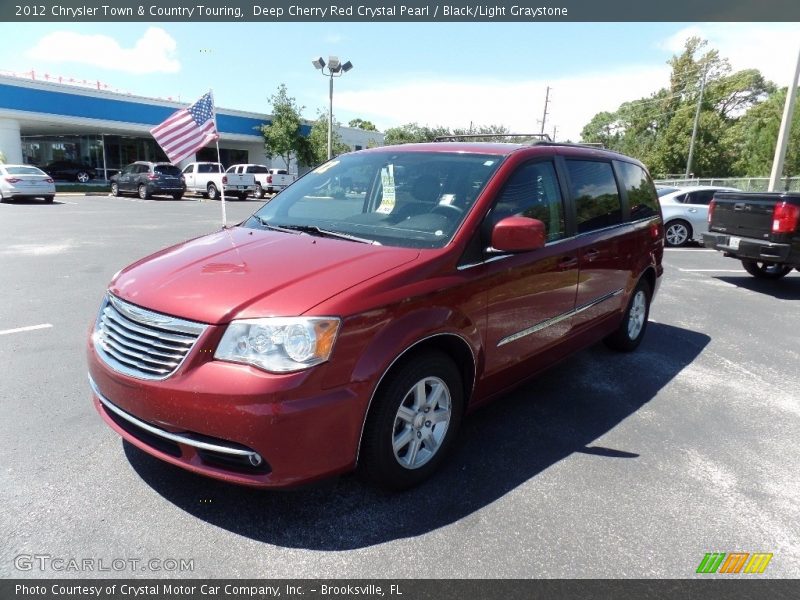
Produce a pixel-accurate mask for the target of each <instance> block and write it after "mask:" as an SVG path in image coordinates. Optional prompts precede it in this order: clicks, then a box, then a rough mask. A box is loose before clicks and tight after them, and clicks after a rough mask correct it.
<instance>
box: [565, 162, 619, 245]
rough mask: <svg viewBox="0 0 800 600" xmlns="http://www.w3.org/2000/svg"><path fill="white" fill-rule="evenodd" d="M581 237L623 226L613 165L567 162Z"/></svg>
mask: <svg viewBox="0 0 800 600" xmlns="http://www.w3.org/2000/svg"><path fill="white" fill-rule="evenodd" d="M566 163H567V171H568V172H569V179H570V186H571V190H570V191H571V192H572V197H573V198H574V199H575V211H576V213H577V215H576V216H577V224H578V233H584V232H587V231H593V230H595V229H602V228H603V227H610V226H611V225H617V224H618V223H622V201H621V200H620V197H619V190H617V182H616V180H615V179H614V171H613V170H612V168H611V163H607V162H599V161H590V160H567V161H566Z"/></svg>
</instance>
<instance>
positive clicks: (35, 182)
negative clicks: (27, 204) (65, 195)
mask: <svg viewBox="0 0 800 600" xmlns="http://www.w3.org/2000/svg"><path fill="white" fill-rule="evenodd" d="M55 195H56V184H55V183H53V178H52V177H50V175H48V174H47V173H45V172H44V171H42V170H41V169H37V168H36V167H34V166H31V165H0V202H6V201H7V200H15V199H22V198H44V201H45V202H52V201H53V198H54V197H55Z"/></svg>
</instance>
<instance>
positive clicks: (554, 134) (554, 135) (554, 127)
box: [553, 125, 558, 142]
mask: <svg viewBox="0 0 800 600" xmlns="http://www.w3.org/2000/svg"><path fill="white" fill-rule="evenodd" d="M556 131H558V125H553V141H554V142H555V141H556Z"/></svg>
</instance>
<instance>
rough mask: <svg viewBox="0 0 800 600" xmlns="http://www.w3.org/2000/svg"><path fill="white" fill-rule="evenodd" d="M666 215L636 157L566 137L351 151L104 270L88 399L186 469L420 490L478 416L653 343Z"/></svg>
mask: <svg viewBox="0 0 800 600" xmlns="http://www.w3.org/2000/svg"><path fill="white" fill-rule="evenodd" d="M663 248H664V228H663V223H662V218H661V213H660V209H659V204H658V199H657V196H656V191H655V187H654V186H653V183H652V180H651V179H650V176H649V175H648V173H647V171H646V170H645V168H644V167H643V166H642V165H641V163H639V162H637V161H635V160H633V159H631V158H628V157H625V156H622V155H620V154H616V153H613V152H609V151H605V150H599V149H595V148H587V147H581V146H573V145H566V144H555V143H536V144H533V145H521V144H490V143H463V142H447V143H431V144H412V145H404V146H389V147H381V148H374V149H370V150H364V151H360V152H355V153H352V154H346V155H342V156H339V157H337V158H335V159H333V160H331V161H329V162H327V163H324V164H323V165H321V166H319V167H317V168H316V169H314V170H313V171H311V172H310V173H308V174H306V175H305V176H304V177H302V178H301V179H299V180H298V181H297V182H295V183H293V184H292V185H291V186H289V187H288V188H286V189H285V190H284V191H283V192H281V193H280V194H279V195H278V196H276V197H275V198H274V199H273V200H272V201H270V202H269V203H267V204H265V205H264V206H263V207H262V208H260V209H259V210H258V211H257V212H256V213H255V214H253V215H252V216H251V217H250V218H248V219H247V220H245V221H244V222H242V223H240V224H239V225H238V226H235V227H230V228H223V229H222V230H220V231H218V232H216V233H212V234H210V235H206V236H204V237H200V238H197V239H194V240H190V241H187V242H184V243H181V244H178V245H176V246H173V247H171V248H168V249H165V250H163V251H161V252H158V253H156V254H154V255H152V256H150V257H147V258H144V259H142V260H140V261H138V262H136V263H134V264H132V265H131V266H129V267H127V268H125V269H123V270H122V271H121V272H120V273H118V274H117V275H116V276H115V277H114V278H113V280H112V281H111V283H110V285H109V288H108V291H107V293H106V295H105V298H104V300H103V303H102V306H101V309H100V312H99V315H98V317H97V320H96V323H95V326H94V329H93V332H92V334H91V337H90V339H89V341H88V344H87V351H88V363H89V383H90V386H91V389H92V396H93V399H94V403H95V407H96V408H97V410H98V411H99V413H100V414H101V416H102V417H103V419H104V420H105V421H106V422H107V423H108V424H109V425H110V426H111V427H112V428H113V429H114V430H115V431H116V432H117V433H118V434H120V435H121V436H122V437H123V438H125V439H126V440H128V441H129V442H130V443H132V444H134V445H135V446H137V447H138V448H140V449H142V450H143V451H145V452H147V453H150V454H152V455H154V456H156V457H158V458H160V459H162V460H164V461H166V462H169V463H172V464H174V465H178V466H180V467H183V468H185V469H188V470H190V471H193V472H196V473H201V474H203V475H207V476H211V477H215V478H219V479H222V480H225V481H228V482H232V483H238V484H244V485H250V486H256V487H264V488H272V487H274V488H281V487H292V486H297V485H299V484H304V483H309V482H312V481H315V480H319V479H322V478H325V477H329V476H332V475H336V474H339V473H344V472H347V471H350V470H353V469H355V468H356V467H358V469H359V470H360V471H361V472H362V473H363V474H365V475H366V476H367V478H368V479H370V480H372V481H374V482H376V483H377V484H379V485H382V486H385V487H390V488H395V489H402V488H407V487H410V486H413V485H416V484H418V483H420V482H421V481H423V480H424V479H425V478H427V477H428V476H429V475H431V473H432V472H433V471H434V470H435V469H436V468H437V467H438V466H439V465H440V463H441V462H442V460H443V459H444V458H445V456H446V455H447V452H448V450H449V449H450V448H451V446H452V445H453V440H454V438H455V436H456V434H457V432H458V429H459V425H460V423H461V421H462V419H463V417H464V415H465V414H466V413H467V412H469V411H471V410H472V409H474V408H475V407H477V406H479V405H481V404H484V403H485V402H487V401H489V400H491V399H493V398H496V397H498V396H501V395H503V394H504V393H506V392H508V391H509V390H510V389H512V388H513V387H514V386H516V385H518V384H519V383H520V382H523V381H524V380H526V379H527V378H529V377H531V376H533V375H535V374H536V373H538V372H540V371H542V370H543V369H545V368H547V367H549V366H551V365H553V364H554V363H556V362H557V361H559V360H561V359H563V358H565V357H567V356H569V355H571V354H574V353H575V352H577V351H579V350H581V349H583V348H585V347H587V346H588V345H591V344H594V343H596V342H598V341H600V340H605V342H606V343H607V344H608V345H609V346H610V347H612V348H615V349H618V350H622V351H630V350H633V349H635V348H636V347H637V346H638V344H639V342H640V341H641V339H642V337H643V335H644V333H645V330H646V326H647V319H648V313H649V307H650V303H651V302H652V300H653V297H654V295H655V293H656V291H657V289H658V286H659V282H660V278H661V275H662V272H663V269H662V265H661V263H662V258H663Z"/></svg>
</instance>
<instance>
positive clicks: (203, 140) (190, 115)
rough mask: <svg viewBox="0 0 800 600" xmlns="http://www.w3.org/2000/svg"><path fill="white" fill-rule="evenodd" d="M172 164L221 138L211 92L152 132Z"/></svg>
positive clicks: (157, 126)
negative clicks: (215, 121) (215, 120)
mask: <svg viewBox="0 0 800 600" xmlns="http://www.w3.org/2000/svg"><path fill="white" fill-rule="evenodd" d="M150 133H151V134H152V135H153V137H154V138H155V139H156V142H158V145H159V146H161V148H163V150H164V152H165V153H166V154H167V156H168V157H169V159H170V161H172V162H173V163H176V162H178V161H180V160H182V159H184V158H186V157H187V156H189V155H191V154H194V153H195V152H196V151H197V150H199V149H200V148H203V147H204V146H205V145H206V144H208V143H209V142H213V141H214V140H217V139H219V135H218V134H217V127H216V125H215V123H214V98H213V97H212V96H211V92H208V93H207V94H206V95H204V96H203V97H202V98H200V100H198V101H197V102H195V103H194V104H192V105H191V106H190V107H189V108H182V109H180V110H179V111H177V112H176V113H173V115H172V116H171V117H170V118H169V119H167V120H166V121H164V122H163V123H161V124H160V125H156V126H155V127H153V129H151V130H150Z"/></svg>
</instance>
